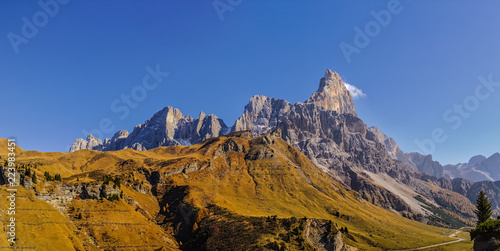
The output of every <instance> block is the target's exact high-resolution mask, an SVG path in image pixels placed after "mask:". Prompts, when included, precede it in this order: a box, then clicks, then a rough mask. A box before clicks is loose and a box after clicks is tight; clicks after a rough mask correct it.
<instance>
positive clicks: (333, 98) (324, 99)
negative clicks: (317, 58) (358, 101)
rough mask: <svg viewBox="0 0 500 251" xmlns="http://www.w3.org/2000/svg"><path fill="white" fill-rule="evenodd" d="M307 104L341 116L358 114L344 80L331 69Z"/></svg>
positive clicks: (327, 71)
mask: <svg viewBox="0 0 500 251" xmlns="http://www.w3.org/2000/svg"><path fill="white" fill-rule="evenodd" d="M305 103H313V104H315V105H317V106H320V107H323V108H324V109H325V110H329V111H336V112H337V113H339V114H354V115H355V114H356V112H355V108H354V101H353V100H352V97H351V94H350V93H349V91H348V90H347V88H346V87H345V85H344V82H342V78H341V77H340V75H339V74H338V73H337V72H333V71H331V70H330V69H327V70H326V72H325V77H323V78H321V80H320V82H319V88H318V90H317V91H316V92H315V93H313V94H312V96H311V97H310V98H309V99H308V100H306V102H305Z"/></svg>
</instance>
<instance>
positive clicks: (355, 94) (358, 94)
mask: <svg viewBox="0 0 500 251" xmlns="http://www.w3.org/2000/svg"><path fill="white" fill-rule="evenodd" d="M344 85H345V88H347V90H348V91H349V92H350V93H351V96H352V98H353V99H359V98H365V97H366V94H364V93H363V91H362V90H361V89H358V87H356V86H354V85H350V84H348V83H344Z"/></svg>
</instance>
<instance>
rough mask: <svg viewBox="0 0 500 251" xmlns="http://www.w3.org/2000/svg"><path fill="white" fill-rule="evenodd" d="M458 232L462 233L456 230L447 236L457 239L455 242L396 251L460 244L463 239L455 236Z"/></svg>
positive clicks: (411, 250) (404, 250)
mask: <svg viewBox="0 0 500 251" xmlns="http://www.w3.org/2000/svg"><path fill="white" fill-rule="evenodd" d="M460 232H462V231H460V229H458V230H457V231H455V232H454V233H453V234H450V235H449V237H451V238H455V239H457V240H456V241H449V242H445V243H440V244H435V245H430V246H425V247H420V248H412V249H403V250H396V251H413V250H424V249H428V248H435V247H439V246H444V245H449V244H453V243H457V242H461V241H464V240H465V239H462V238H458V237H457V234H458V233H460Z"/></svg>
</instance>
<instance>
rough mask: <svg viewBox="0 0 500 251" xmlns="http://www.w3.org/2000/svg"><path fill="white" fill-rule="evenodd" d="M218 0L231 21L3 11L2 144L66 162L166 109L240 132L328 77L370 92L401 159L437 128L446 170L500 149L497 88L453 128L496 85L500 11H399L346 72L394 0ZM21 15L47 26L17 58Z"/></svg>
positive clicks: (155, 9)
mask: <svg viewBox="0 0 500 251" xmlns="http://www.w3.org/2000/svg"><path fill="white" fill-rule="evenodd" d="M42 1H44V2H46V1H47V0H42ZM61 2H63V1H62V0H61ZM220 2H222V3H224V4H226V7H227V6H229V9H232V10H231V11H226V12H224V13H223V14H222V17H223V20H221V18H220V17H219V15H218V13H217V11H216V9H215V8H214V5H213V1H212V0H203V1H202V0H199V1H190V0H170V1H166V0H164V1H163V0H162V1H160V0H154V1H149V0H141V1H80V0H71V1H69V3H67V4H65V5H62V4H59V9H58V10H57V13H56V10H55V9H54V7H53V6H50V8H49V12H50V11H52V13H50V14H52V15H53V16H51V15H47V14H45V15H46V16H45V17H47V18H46V19H44V16H43V15H44V14H41V13H39V12H40V11H43V8H42V7H41V6H39V5H38V4H37V2H36V1H18V0H5V1H1V2H0V34H2V39H0V58H1V61H0V83H1V94H2V99H1V102H2V105H1V106H0V107H1V108H0V113H1V115H2V121H1V123H0V137H3V138H5V137H11V136H13V137H16V138H17V140H18V143H19V144H20V145H21V147H23V148H25V149H29V150H39V151H67V150H68V149H69V146H70V145H71V143H72V142H73V140H74V139H76V138H80V137H84V136H85V135H83V133H82V131H83V130H87V131H90V130H91V129H93V128H99V122H100V121H101V120H102V119H103V118H109V119H110V121H111V123H112V126H114V127H115V128H114V129H115V130H114V131H116V130H118V129H127V130H129V131H131V130H132V129H133V127H134V126H135V125H136V124H140V123H142V122H144V121H145V120H147V119H148V118H150V117H151V116H152V114H154V113H155V112H156V111H158V110H160V109H161V108H163V107H165V106H174V107H177V108H179V109H181V111H182V112H183V113H184V114H188V115H191V116H194V117H196V116H198V113H199V112H200V111H201V110H203V111H204V112H205V113H214V114H216V115H218V116H219V117H221V118H222V119H224V121H225V122H226V123H227V124H228V125H232V124H233V123H234V121H235V119H236V118H237V117H239V116H240V115H241V114H242V112H243V109H244V106H245V105H246V104H247V103H248V99H249V98H250V97H251V96H253V95H255V94H262V95H266V96H270V97H276V98H284V99H286V100H288V101H290V102H292V103H295V102H298V101H305V100H306V99H307V98H308V97H309V95H310V94H311V93H313V92H314V91H315V90H316V89H317V87H318V83H319V78H321V77H322V76H323V74H324V71H325V69H327V68H330V69H332V70H334V71H337V72H338V73H339V74H340V75H341V76H342V78H343V79H344V80H345V81H346V82H348V83H350V84H351V85H354V86H356V87H358V88H360V89H361V90H362V91H363V92H364V93H365V94H366V97H365V98H361V99H357V100H355V103H356V106H357V111H358V114H359V115H360V117H361V118H362V119H363V120H364V121H365V123H367V124H368V125H370V126H372V125H376V126H378V127H379V128H381V129H382V130H383V131H384V132H385V133H386V134H388V135H389V136H391V137H394V138H395V139H396V141H397V142H398V144H399V145H400V146H401V148H402V149H403V150H404V151H407V152H409V151H415V150H419V148H418V147H417V145H416V144H415V140H416V139H419V140H422V139H424V138H429V137H431V133H432V131H433V130H434V129H435V128H442V129H443V131H444V133H445V134H446V136H447V139H446V140H445V141H444V142H443V143H436V149H435V150H434V151H433V155H434V156H435V159H437V160H438V161H440V162H442V163H456V162H463V161H467V160H468V158H469V157H471V156H473V155H475V154H484V155H490V154H492V153H494V152H498V151H500V131H499V130H498V129H499V125H500V115H499V110H498V108H499V107H500V87H495V88H496V92H493V93H492V94H491V95H490V97H489V98H486V99H485V100H481V101H480V102H479V107H477V109H474V111H473V112H472V113H471V115H470V117H469V118H466V119H463V121H462V122H463V123H462V124H461V125H460V126H459V127H458V128H457V129H456V130H454V129H451V126H453V125H455V122H446V121H444V120H443V114H444V113H445V112H446V111H447V110H448V109H450V108H452V107H453V105H454V104H455V103H457V104H459V103H463V102H464V100H466V98H467V97H469V96H471V95H475V89H476V87H477V86H478V85H480V82H479V80H478V79H477V77H478V76H485V77H486V78H487V76H488V75H489V74H492V78H493V80H497V81H500V45H499V44H500V41H499V40H500V33H499V32H498V31H499V28H500V15H498V10H499V9H500V3H499V2H495V1H401V2H400V5H401V7H399V8H402V10H401V9H399V10H401V11H400V13H398V14H391V20H390V22H389V23H388V24H387V25H386V26H380V25H379V27H380V30H379V31H376V30H372V35H374V37H372V38H371V41H370V42H369V43H368V44H367V45H366V46H365V47H364V48H361V49H360V51H359V54H352V55H351V61H350V63H348V62H347V60H346V58H345V56H344V54H343V53H342V51H341V49H340V47H339V45H340V44H341V43H342V42H345V43H348V44H351V45H355V44H354V41H353V39H354V37H355V35H356V32H355V30H354V28H355V27H359V28H361V29H362V30H364V29H365V28H366V25H367V24H368V25H370V24H372V25H373V22H372V21H374V20H376V19H375V18H374V17H373V16H372V15H371V14H370V12H371V11H372V10H373V11H376V12H379V11H381V10H387V9H388V6H387V5H388V2H389V1H373V0H370V1H320V0H314V1H289V0H287V1H285V0H283V1H278V0H262V1H257V0H243V1H242V2H241V4H239V5H236V6H230V5H229V4H230V3H228V1H227V0H220ZM232 3H233V4H234V3H238V1H236V0H234V1H232ZM220 6H222V7H220V8H223V7H224V6H223V5H220ZM23 17H26V18H27V19H28V20H30V21H29V22H33V18H34V17H35V19H37V21H36V22H37V23H38V25H40V27H39V28H38V32H37V33H36V34H34V35H33V33H34V32H33V31H32V30H29V29H28V28H26V29H25V33H26V35H28V36H30V37H29V38H28V37H24V39H26V40H27V41H28V42H27V43H25V44H24V43H20V42H19V40H16V41H17V43H18V45H17V49H18V52H17V53H16V52H15V50H14V48H13V46H12V43H11V41H10V40H11V38H9V34H11V37H12V34H16V35H17V36H21V37H22V36H23V25H24V23H23V19H22V18H23ZM44 22H45V23H44ZM30 32H31V33H30ZM373 32H375V33H373ZM18 38H19V37H18ZM23 41H24V40H23ZM24 42H26V41H24ZM156 65H159V67H160V70H161V71H164V72H168V73H169V74H170V75H168V77H165V78H164V81H163V82H162V83H161V84H159V85H158V86H157V87H156V89H154V90H152V91H148V92H147V97H146V98H145V99H144V100H142V101H141V102H137V107H135V108H133V109H130V113H129V114H128V116H123V117H125V118H124V119H123V120H122V119H120V116H122V115H124V113H123V112H119V113H116V112H113V111H112V109H111V108H110V107H111V104H112V103H113V101H114V100H115V99H119V98H120V96H121V95H122V94H130V93H131V91H132V89H133V88H135V87H137V86H140V85H141V84H142V80H143V77H144V76H145V75H146V74H148V72H147V70H146V69H145V68H146V67H147V66H151V67H153V68H155V67H156ZM136 90H137V88H136ZM482 91H483V92H484V89H483V90H482ZM468 100H469V101H470V100H471V99H468ZM473 101H474V100H472V101H471V102H472V103H471V104H472V105H474V103H473ZM120 105H122V104H120ZM469 107H470V106H469ZM448 115H449V116H451V115H450V114H448ZM112 134H113V133H107V134H104V136H106V137H111V136H112Z"/></svg>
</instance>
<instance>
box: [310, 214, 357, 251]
mask: <svg viewBox="0 0 500 251" xmlns="http://www.w3.org/2000/svg"><path fill="white" fill-rule="evenodd" d="M304 239H305V240H306V241H307V242H309V244H310V245H312V246H313V247H314V248H315V250H320V251H355V250H358V249H357V248H355V247H352V246H349V245H347V244H346V243H344V241H343V240H342V233H341V232H340V231H339V229H338V228H337V226H336V225H335V224H332V222H331V221H330V222H329V221H326V220H317V219H308V220H307V222H306V227H305V229H304Z"/></svg>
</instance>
